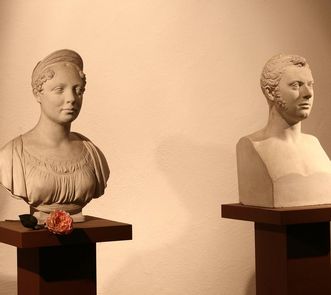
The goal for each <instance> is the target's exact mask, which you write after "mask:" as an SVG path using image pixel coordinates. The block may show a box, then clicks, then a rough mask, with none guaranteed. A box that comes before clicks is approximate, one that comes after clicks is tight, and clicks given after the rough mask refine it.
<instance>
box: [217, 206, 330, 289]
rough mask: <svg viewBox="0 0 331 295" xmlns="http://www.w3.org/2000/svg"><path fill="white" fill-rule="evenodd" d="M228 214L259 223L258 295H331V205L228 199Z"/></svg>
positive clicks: (256, 227)
mask: <svg viewBox="0 0 331 295" xmlns="http://www.w3.org/2000/svg"><path fill="white" fill-rule="evenodd" d="M222 217H225V218H232V219H239V220H247V221H254V222H255V263H256V294H257V295H312V294H318V295H330V294H331V276H330V274H331V272H330V220H331V206H305V207H291V208H281V209H272V208H262V207H253V206H245V205H241V204H226V205H222Z"/></svg>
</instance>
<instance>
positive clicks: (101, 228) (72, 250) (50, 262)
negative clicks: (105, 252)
mask: <svg viewBox="0 0 331 295" xmlns="http://www.w3.org/2000/svg"><path fill="white" fill-rule="evenodd" d="M131 239H132V226H131V225H130V224H126V223H120V222H116V221H111V220H106V219H101V218H96V217H92V216H86V221H85V222H83V223H75V224H74V230H73V232H72V233H71V234H70V235H65V236H60V235H54V234H51V233H50V232H48V231H47V230H46V229H41V230H33V229H27V228H25V227H23V225H22V224H21V223H20V222H19V221H1V222H0V242H2V243H6V244H9V245H12V246H15V247H17V287H18V295H31V294H33V295H46V294H47V295H53V294H54V295H58V294H64V295H66V294H79V295H96V243H98V242H108V241H120V240H131Z"/></svg>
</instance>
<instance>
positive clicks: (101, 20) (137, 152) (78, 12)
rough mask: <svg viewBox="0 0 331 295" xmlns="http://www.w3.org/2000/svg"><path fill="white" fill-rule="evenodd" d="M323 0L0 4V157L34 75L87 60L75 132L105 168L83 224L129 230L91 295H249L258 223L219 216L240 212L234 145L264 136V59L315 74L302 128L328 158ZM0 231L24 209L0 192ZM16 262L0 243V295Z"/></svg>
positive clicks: (28, 118) (327, 7) (16, 129)
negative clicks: (58, 61) (0, 224)
mask: <svg viewBox="0 0 331 295" xmlns="http://www.w3.org/2000/svg"><path fill="white" fill-rule="evenodd" d="M330 11H331V2H330V1H328V0H325V1H323V0H320V1H316V0H306V1H305V0H291V1H288V0H278V1H269V0H252V1H246V0H235V1H225V0H224V1H222V0H218V1H216V0H215V1H212V0H209V1H208V0H207V1H201V0H173V1H171V0H169V1H167V0H163V1H162V0H153V1H152V0H141V1H107V0H104V1H100V0H95V1H83V0H80V1H78V0H66V1H65V0H59V1H55V0H54V1H50V0H49V1H45V0H30V1H24V0H20V1H18V0H0V40H1V46H0V77H1V82H0V145H2V144H4V143H5V142H7V141H8V140H10V139H11V138H13V137H14V136H16V135H18V134H19V133H23V132H25V131H27V130H28V129H29V128H31V127H33V125H34V124H35V122H36V120H37V118H38V115H39V109H38V105H37V104H36V103H35V101H34V98H33V96H32V93H31V89H30V85H29V83H30V73H31V71H32V69H33V67H34V65H35V63H36V62H37V61H38V60H39V59H40V58H42V57H44V56H45V55H47V54H48V53H50V52H51V51H53V50H55V49H60V48H71V49H74V50H77V51H78V52H79V53H81V55H82V56H83V58H84V61H85V64H86V67H85V71H86V73H87V75H88V76H87V78H88V85H87V91H86V94H85V97H84V99H85V101H84V106H83V110H82V113H81V115H80V117H79V118H78V119H77V122H75V123H74V125H73V130H76V131H78V132H81V133H82V134H84V135H86V136H88V137H90V138H91V139H92V140H93V141H94V142H95V143H96V144H97V145H98V146H99V147H100V148H101V149H102V150H103V152H104V153H105V155H106V156H107V158H108V160H109V162H110V165H111V175H112V176H111V177H112V179H111V182H110V189H108V190H107V192H106V194H105V196H104V197H102V198H100V199H99V200H96V201H93V202H92V203H91V204H89V205H88V207H87V208H86V210H85V213H86V214H91V215H96V216H100V217H105V218H108V219H114V220H119V221H123V222H129V223H132V224H133V226H134V239H133V241H126V242H115V243H104V244H100V245H99V246H98V284H99V285H98V286H99V288H98V290H99V291H98V294H100V295H109V294H113V295H132V294H137V295H156V294H157V295H220V294H221V295H253V294H254V289H255V286H254V284H255V283H254V244H253V243H254V239H253V224H251V223H245V222H241V221H234V220H225V219H221V218H220V205H221V203H230V202H236V201H237V200H238V193H237V179H236V160H235V144H236V142H237V140H238V139H239V137H241V136H243V135H245V134H248V133H250V132H253V131H255V130H257V129H258V128H261V127H263V125H264V124H265V121H266V118H267V106H266V103H265V101H264V98H263V96H262V93H261V91H260V89H259V81H258V79H259V75H260V71H261V68H262V66H263V64H264V62H265V61H266V59H267V58H269V57H270V56H272V55H273V54H276V53H279V52H288V53H298V54H301V55H303V56H305V57H307V59H308V60H309V62H310V65H311V67H312V69H313V72H314V76H315V80H316V103H315V107H314V110H313V113H312V115H311V118H310V119H309V120H308V121H307V122H306V123H305V127H304V128H305V130H307V131H309V132H311V133H314V134H316V135H318V137H319V138H320V141H321V142H322V144H323V145H324V146H325V148H326V150H327V152H328V153H329V154H331V140H330V135H329V130H330V127H331V126H330V125H331V119H330V116H329V113H330V112H329V109H330V107H331V100H330V92H329V89H328V86H329V85H330V73H331V58H330V57H331V41H330V40H331V38H330V37H331V31H330V25H331V21H330ZM0 197H1V205H0V219H4V218H15V217H16V216H17V215H18V214H20V213H22V212H26V211H27V210H28V209H27V206H26V205H25V204H24V203H23V202H21V201H18V200H15V199H12V198H10V197H9V196H8V195H6V194H5V193H4V192H3V191H2V192H1V196H0ZM15 255H16V252H15V249H13V248H12V247H10V246H6V245H0V295H4V294H8V295H9V294H10V295H12V294H14V293H15V291H14V290H15V280H16V273H15V271H16V269H15V263H16V258H15Z"/></svg>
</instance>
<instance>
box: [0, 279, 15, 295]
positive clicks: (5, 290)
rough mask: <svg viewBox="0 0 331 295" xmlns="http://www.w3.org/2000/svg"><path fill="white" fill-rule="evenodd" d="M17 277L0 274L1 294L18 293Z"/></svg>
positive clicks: (10, 294)
mask: <svg viewBox="0 0 331 295" xmlns="http://www.w3.org/2000/svg"><path fill="white" fill-rule="evenodd" d="M16 294H17V288H16V278H15V277H8V276H4V275H1V276H0V295H16Z"/></svg>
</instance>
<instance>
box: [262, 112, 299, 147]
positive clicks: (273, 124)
mask: <svg viewBox="0 0 331 295" xmlns="http://www.w3.org/2000/svg"><path fill="white" fill-rule="evenodd" d="M264 134H265V136H266V137H277V138H279V139H282V140H285V141H293V142H295V141H297V140H299V138H300V136H301V121H298V122H297V123H295V124H289V123H288V122H286V120H285V119H284V118H283V117H282V116H281V115H280V114H279V112H278V111H277V110H276V109H275V107H272V108H271V109H270V111H269V119H268V123H267V126H266V127H265V128H264Z"/></svg>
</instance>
